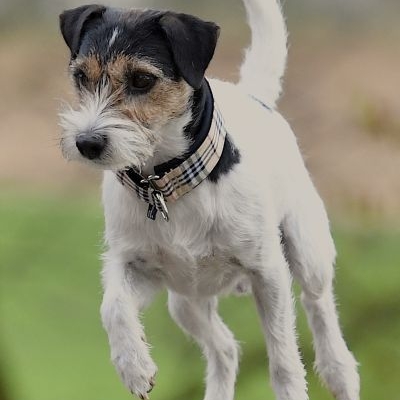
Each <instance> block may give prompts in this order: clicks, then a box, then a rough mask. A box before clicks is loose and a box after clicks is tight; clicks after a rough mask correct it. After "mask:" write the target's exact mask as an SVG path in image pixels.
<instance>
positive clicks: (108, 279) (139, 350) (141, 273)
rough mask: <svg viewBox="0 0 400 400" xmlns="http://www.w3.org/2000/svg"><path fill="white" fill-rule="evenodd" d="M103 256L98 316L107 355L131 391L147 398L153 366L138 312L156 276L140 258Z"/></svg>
mask: <svg viewBox="0 0 400 400" xmlns="http://www.w3.org/2000/svg"><path fill="white" fill-rule="evenodd" d="M104 258H105V262H104V268H103V286H104V297H103V303H102V306H101V316H102V321H103V325H104V328H105V329H106V331H107V334H108V339H109V343H110V347H111V358H112V361H113V363H114V365H115V367H116V369H117V371H118V374H119V375H120V377H121V379H122V381H123V382H124V384H125V386H126V387H127V388H128V389H129V390H130V391H131V393H132V394H135V395H137V396H138V397H139V398H141V399H147V398H148V395H147V394H148V393H149V392H150V391H151V389H152V388H153V386H154V377H155V374H156V372H157V367H156V365H155V364H154V362H153V360H152V359H151V357H150V354H149V348H148V345H147V343H146V339H145V335H144V331H143V326H142V325H141V323H140V319H139V314H140V311H141V310H143V308H144V307H145V306H146V304H148V303H149V302H150V300H151V299H152V297H153V294H154V293H155V291H156V290H157V289H158V288H159V286H160V283H161V282H160V278H158V277H157V275H156V274H155V273H154V272H153V273H152V272H151V270H146V265H145V264H146V260H145V259H143V258H142V257H130V258H129V259H128V260H127V259H126V257H121V256H119V255H115V254H112V253H111V252H108V253H107V254H106V255H105V257H104ZM153 271H155V270H153Z"/></svg>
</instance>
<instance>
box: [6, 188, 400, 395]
mask: <svg viewBox="0 0 400 400" xmlns="http://www.w3.org/2000/svg"><path fill="white" fill-rule="evenodd" d="M0 221H1V225H0V313H1V315H0V316H1V330H0V351H1V354H2V356H1V363H2V371H3V372H4V373H5V379H6V381H7V383H8V384H7V388H8V391H9V392H10V396H11V399H12V400H54V399H57V400H71V399H74V400H111V399H113V400H117V399H121V400H124V399H130V398H131V396H130V395H129V394H128V393H127V392H126V391H125V389H124V388H123V386H122V384H121V383H120V382H119V380H118V378H117V376H116V374H115V372H114V370H113V367H112V366H111V363H110V362H109V355H108V344H107V339H106V336H105V334H104V332H103V330H102V328H101V324H100V317H99V312H98V309H99V305H100V301H101V287H100V279H99V270H100V262H99V254H100V253H101V250H102V248H101V242H102V229H103V220H102V212H101V207H100V205H99V202H98V200H96V199H95V198H93V197H91V196H83V197H81V198H80V199H79V200H77V199H76V198H75V197H74V196H73V195H71V196H65V197H63V198H61V197H49V196H47V197H44V196H43V197H40V196H37V195H36V196H27V195H23V194H22V193H19V194H10V193H7V192H6V193H3V194H1V195H0ZM334 234H335V240H336V243H337V246H338V251H339V259H338V269H337V282H336V288H337V290H336V291H337V294H338V299H339V303H340V304H342V305H343V306H341V307H340V311H341V322H342V326H343V329H344V331H345V335H346V338H347V341H348V343H349V345H350V347H351V349H352V350H353V352H354V353H355V354H356V357H357V359H358V360H359V361H360V363H361V376H362V390H363V394H362V398H363V399H364V400H376V399H383V398H384V399H385V400H399V398H400V397H399V394H398V384H399V381H398V377H399V371H400V348H399V346H398V339H399V337H400V320H399V315H400V299H399V290H398V284H399V266H400V263H399V260H400V246H399V243H400V233H397V232H393V231H388V230H386V229H384V228H379V229H368V230H366V229H364V227H363V226H362V225H357V224H355V225H354V224H353V225H351V224H339V225H337V226H336V227H335V229H334ZM296 292H298V290H297V288H296ZM165 303H166V298H165V294H161V295H160V296H158V297H157V299H156V301H155V302H154V304H153V305H152V306H151V307H150V309H149V310H148V311H147V312H146V315H145V317H144V320H145V325H146V331H147V335H148V338H149V340H150V342H151V343H152V344H153V346H154V348H153V350H152V354H153V357H154V358H155V360H156V362H157V364H158V366H159V373H158V376H157V385H156V387H155V389H154V391H153V393H152V396H151V398H152V399H153V400H172V399H174V400H176V399H185V400H187V399H201V398H202V391H203V383H202V382H203V369H204V361H203V360H202V359H201V356H200V352H199V350H198V349H197V347H196V346H195V345H194V344H193V343H191V342H190V341H188V340H186V339H185V337H184V335H183V334H182V332H181V331H180V330H179V329H178V328H177V327H176V326H175V325H174V323H173V322H172V321H171V320H170V318H169V316H168V313H167V309H166V305H165ZM298 308H299V318H298V325H299V332H300V344H301V348H302V352H303V355H304V360H305V363H306V365H307V369H308V380H309V382H310V397H311V399H319V400H328V399H331V396H330V395H329V394H328V393H327V392H326V390H325V389H323V388H322V387H321V385H320V384H319V382H318V380H317V378H316V377H315V375H314V373H313V372H312V360H313V352H312V347H311V337H310V334H309V332H308V330H307V327H306V324H305V317H304V313H303V312H302V310H301V309H300V307H298ZM220 309H221V314H222V315H223V317H224V319H225V321H226V322H227V323H228V325H229V326H230V327H231V328H232V330H233V331H234V333H235V336H236V338H237V339H238V340H239V341H240V342H241V344H242V349H243V355H242V362H241V372H240V375H239V378H238V384H237V395H236V398H237V399H239V400H240V399H243V400H247V399H252V400H261V399H263V400H266V399H273V395H272V391H271V389H270V387H269V386H268V384H267V362H266V353H265V350H264V342H263V337H262V334H261V329H260V327H259V323H258V319H257V315H256V311H255V307H254V305H253V303H252V301H251V298H229V299H223V300H222V301H221V306H220Z"/></svg>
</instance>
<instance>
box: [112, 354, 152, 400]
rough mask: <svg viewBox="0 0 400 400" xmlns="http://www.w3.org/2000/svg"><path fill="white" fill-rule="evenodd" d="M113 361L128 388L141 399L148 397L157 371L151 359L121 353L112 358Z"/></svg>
mask: <svg viewBox="0 0 400 400" xmlns="http://www.w3.org/2000/svg"><path fill="white" fill-rule="evenodd" d="M113 363H114V365H115V368H116V369H117V372H118V374H119V376H120V377H121V379H122V382H123V383H124V385H125V386H126V387H127V388H128V390H129V391H130V392H131V393H132V394H133V395H136V396H137V397H139V398H140V399H142V400H144V399H148V398H149V396H148V393H150V392H151V390H152V389H153V387H154V385H155V376H156V373H157V366H156V365H155V364H154V362H153V361H152V359H151V358H150V357H145V358H141V357H136V358H135V357H129V355H128V354H121V355H118V356H116V357H115V358H114V360H113Z"/></svg>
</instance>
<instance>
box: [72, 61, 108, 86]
mask: <svg viewBox="0 0 400 400" xmlns="http://www.w3.org/2000/svg"><path fill="white" fill-rule="evenodd" d="M77 69H81V70H82V71H83V72H84V73H85V75H86V76H87V79H88V87H87V89H88V90H94V89H95V88H96V85H97V84H98V82H99V81H100V79H101V77H102V74H103V70H102V68H101V65H100V62H99V60H98V59H97V58H96V57H95V56H93V55H91V56H88V57H82V58H78V59H77V60H76V61H75V62H74V63H73V64H72V65H71V72H74V71H76V70H77Z"/></svg>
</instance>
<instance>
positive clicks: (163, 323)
mask: <svg viewBox="0 0 400 400" xmlns="http://www.w3.org/2000/svg"><path fill="white" fill-rule="evenodd" d="M104 3H107V4H110V5H115V6H124V7H135V6H145V7H154V8H168V9H174V10H179V11H184V12H189V13H194V14H197V15H199V16H201V17H203V18H207V19H211V20H214V21H216V22H218V23H219V24H220V25H221V27H222V36H221V40H220V43H219V47H218V51H217V54H216V57H215V60H214V62H213V64H212V67H211V68H210V71H209V75H212V76H216V77H222V78H227V79H231V80H236V79H237V76H238V67H239V65H240V61H241V59H242V54H243V47H244V46H246V44H247V43H248V42H249V30H248V28H247V26H246V24H245V18H244V9H243V6H242V4H241V2H240V1H239V0H219V1H217V2H215V1H211V0H202V1H200V0H198V1H185V0H176V1H173V0H166V1H161V0H160V1H150V0H149V1H146V2H142V3H140V2H138V1H136V3H135V2H134V0H132V1H123V0H115V1H111V0H110V1H107V2H104ZM79 4H82V1H75V0H64V1H61V0H58V1H57V0H54V1H50V0H1V1H0V400H55V399H57V400H71V399H74V400H127V399H129V398H130V395H129V393H128V392H127V391H126V390H125V389H124V388H123V386H122V384H121V383H120V382H119V379H118V378H117V376H116V374H115V372H114V369H113V367H112V366H111V363H110V362H109V354H108V352H109V350H108V344H107V339H106V336H105V333H104V332H103V330H102V328H101V324H100V317H99V312H98V309H99V305H100V301H101V287H100V278H99V270H100V261H99V254H100V253H101V251H102V245H101V243H102V240H101V239H102V230H103V218H102V211H101V206H100V200H99V183H100V179H101V177H100V175H99V174H98V173H97V172H95V171H91V170H90V169H88V168H86V167H83V166H80V165H73V164H67V163H66V162H65V161H64V160H63V159H62V157H61V154H60V151H59V149H58V137H59V128H58V126H57V111H58V110H59V108H60V106H61V104H62V100H61V99H71V98H72V89H71V86H70V84H69V81H68V77H67V64H68V56H69V55H68V51H67V48H66V46H65V45H64V43H63V41H62V39H61V36H60V34H59V32H58V14H59V13H60V12H61V11H62V10H63V9H64V8H68V7H72V6H76V5H79ZM284 8H285V13H286V15H287V22H288V27H289V31H290V57H289V63H288V72H287V76H286V80H285V94H284V96H283V98H282V100H281V102H280V110H281V111H282V113H283V114H284V115H285V117H286V118H287V119H288V120H289V121H290V123H291V124H292V126H293V128H294V130H295V132H296V134H297V136H298V138H299V143H300V146H301V149H302V152H303V154H304V156H305V159H306V162H307V165H308V167H309V169H310V171H311V173H312V175H313V179H314V182H315V184H316V186H317V187H318V189H319V191H320V193H321V194H322V197H323V199H324V201H325V202H326V204H327V207H328V210H329V213H330V215H331V220H332V227H333V233H334V237H335V241H336V244H337V247H338V252H339V257H338V262H337V279H336V292H337V297H338V304H339V309H340V314H341V323H342V326H343V330H344V332H345V336H346V338H347V341H348V344H349V346H350V348H351V349H352V350H353V352H354V353H355V355H356V358H357V359H358V360H359V362H360V364H361V366H360V371H361V379H362V399H364V400H376V399H384V400H400V394H399V387H400V378H399V377H400V346H399V339H400V319H399V318H400V295H399V293H400V290H399V283H400V228H399V222H400V112H399V110H400V96H399V95H398V91H399V87H400V67H399V66H400V47H399V40H400V25H399V23H398V20H399V17H400V3H399V2H398V0H392V1H391V0H336V1H334V2H332V1H330V0H296V1H294V0H286V1H285V4H284ZM296 293H298V289H297V288H296ZM165 303H166V298H165V294H161V295H160V296H159V297H158V298H157V299H156V301H155V303H154V304H153V305H152V306H151V307H150V309H149V310H148V311H147V312H146V315H145V317H144V320H145V325H146V327H147V334H148V338H149V340H150V342H151V343H152V344H153V346H154V348H153V350H152V354H153V357H154V358H155V360H156V362H157V364H158V366H159V373H158V376H157V385H156V387H155V389H154V391H153V392H152V396H151V398H152V399H154V400H176V399H182V400H183V399H185V400H188V399H199V400H200V399H201V398H202V392H203V378H202V376H203V369H204V361H203V360H202V359H201V357H200V352H199V350H198V349H197V347H196V346H195V345H194V344H193V343H191V342H190V341H188V340H186V339H185V337H184V335H183V334H182V333H181V331H180V330H179V329H178V328H177V327H176V326H175V325H174V324H173V323H172V322H171V320H170V318H169V316H168V313H167V309H166V305H165ZM220 308H221V313H222V315H223V317H224V319H225V320H226V322H227V323H228V325H229V326H230V327H231V328H232V330H233V331H234V333H235V335H236V338H237V339H238V340H239V341H240V343H241V345H242V349H243V355H242V362H241V372H240V375H239V378H238V384H237V395H236V398H237V399H238V400H240V399H242V400H247V399H252V400H261V399H263V400H266V399H270V400H272V399H273V394H272V391H271V388H270V387H269V385H268V384H267V357H266V354H265V349H264V342H263V337H262V334H261V329H260V326H259V323H258V319H257V315H256V310H255V307H254V305H253V303H252V301H251V299H249V298H241V299H236V298H232V299H224V300H222V301H221V307H220ZM298 309H299V318H298V325H299V332H300V339H299V341H300V345H301V349H302V353H303V356H304V361H305V363H306V366H307V371H308V380H309V382H310V397H311V399H315V400H316V399H318V400H329V399H332V397H331V396H330V395H329V394H328V393H327V391H326V390H325V389H324V388H323V387H322V386H321V385H320V383H319V382H318V380H317V378H316V377H315V375H314V373H313V371H312V363H313V357H314V356H313V351H312V346H311V336H310V334H309V332H308V329H307V327H306V323H305V317H304V314H303V312H302V310H301V309H300V307H298Z"/></svg>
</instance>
